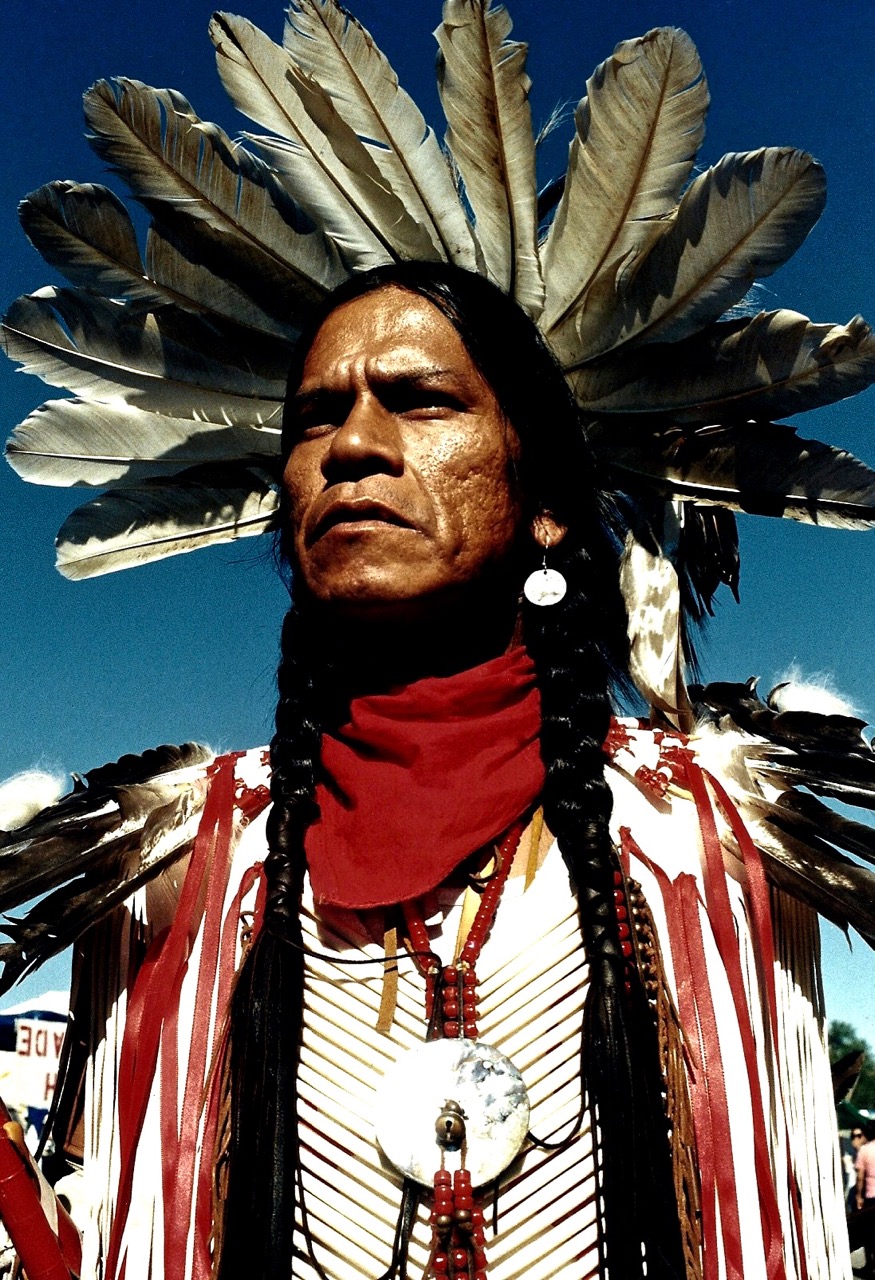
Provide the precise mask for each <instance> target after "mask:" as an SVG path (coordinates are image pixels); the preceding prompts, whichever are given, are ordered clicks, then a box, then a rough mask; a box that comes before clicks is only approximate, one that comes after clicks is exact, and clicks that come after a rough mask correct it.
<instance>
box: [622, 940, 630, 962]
mask: <svg viewBox="0 0 875 1280" xmlns="http://www.w3.org/2000/svg"><path fill="white" fill-rule="evenodd" d="M620 950H621V951H622V953H623V955H624V956H625V957H626V959H627V960H628V959H629V957H630V956H631V954H632V943H631V942H621V943H620Z"/></svg>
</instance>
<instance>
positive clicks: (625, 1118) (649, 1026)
mask: <svg viewBox="0 0 875 1280" xmlns="http://www.w3.org/2000/svg"><path fill="white" fill-rule="evenodd" d="M560 550H561V553H562V554H561V555H560V554H559V553H558V552H557V555H556V558H555V560H554V563H555V564H556V566H557V567H561V568H562V570H563V572H564V573H565V576H566V578H567V580H568V582H569V584H570V589H569V592H568V594H567V595H566V597H565V599H564V601H562V603H561V604H559V605H556V606H553V607H551V608H548V609H530V608H529V609H527V613H526V616H525V625H526V641H527V644H528V646H529V649H530V651H531V653H532V656H533V658H534V660H535V663H536V666H537V670H538V684H539V687H540V690H541V705H542V735H541V750H542V754H543V757H544V761H545V764H546V768H547V777H546V782H545V786H544V816H545V819H546V822H547V825H548V826H549V827H550V829H551V830H552V831H553V833H554V834H555V835H556V837H557V839H558V842H559V847H560V849H561V851H562V854H563V856H564V858H565V861H566V863H567V865H568V868H569V871H570V874H571V877H572V880H573V882H574V885H575V888H576V890H577V894H578V902H579V910H580V922H581V930H582V933H583V939H584V947H585V950H586V956H587V962H588V965H589V990H588V993H587V997H586V1003H585V1006H584V1015H583V1045H582V1051H581V1076H582V1081H581V1087H582V1089H583V1091H584V1096H585V1098H586V1103H587V1107H588V1110H589V1114H590V1119H591V1122H592V1133H593V1151H594V1158H595V1163H596V1178H597V1186H598V1194H599V1214H600V1220H601V1234H600V1250H601V1265H602V1269H603V1271H604V1270H605V1269H607V1271H608V1274H609V1275H611V1276H620V1277H622V1280H636V1278H637V1277H641V1276H644V1275H645V1274H646V1275H647V1277H648V1280H654V1278H655V1280H669V1278H670V1280H680V1278H681V1277H683V1276H684V1274H685V1270H684V1262H683V1252H682V1246H681V1236H680V1229H679V1226H678V1217H677V1206H676V1203H675V1199H674V1193H673V1182H672V1171H671V1163H670V1151H669V1144H668V1135H667V1131H666V1119H665V1111H664V1105H663V1100H662V1077H661V1073H660V1069H659V1057H658V1049H657V1038H656V1027H655V1024H654V1022H653V1019H652V1016H651V1014H650V1010H649V1007H648V1005H647V1002H646V998H645V994H644V990H643V987H642V986H641V984H640V982H638V981H637V976H636V975H630V974H629V973H627V972H626V968H625V962H624V957H623V954H622V951H621V945H620V938H619V932H618V928H617V917H616V911H615V906H614V891H615V888H616V885H615V872H617V871H618V870H619V862H618V859H617V856H616V854H615V852H614V849H613V846H612V842H611V838H610V833H609V827H608V824H609V820H610V815H611V805H612V796H611V792H610V788H609V787H608V784H607V781H606V778H605V767H604V766H605V757H604V754H603V752H602V743H603V742H604V739H605V736H606V734H607V731H608V726H609V722H610V714H611V708H610V700H609V697H608V670H607V667H606V663H605V660H604V657H603V655H602V654H601V653H600V651H599V647H598V646H597V644H596V643H595V642H594V641H593V639H592V637H593V635H598V630H597V629H594V620H593V610H594V601H593V597H592V595H591V593H590V591H588V590H587V577H588V576H589V577H590V578H591V576H592V571H591V561H590V558H589V556H588V555H587V554H586V553H585V552H584V551H582V550H581V549H579V548H578V549H575V548H574V547H573V546H568V547H567V548H566V547H564V546H563V547H562V548H561V549H560ZM630 978H631V981H629V979H630ZM627 985H628V987H629V989H628V990H627ZM645 1267H646V1271H645Z"/></svg>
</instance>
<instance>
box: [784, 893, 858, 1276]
mask: <svg viewBox="0 0 875 1280" xmlns="http://www.w3.org/2000/svg"><path fill="white" fill-rule="evenodd" d="M772 913H773V919H774V928H775V987H776V993H777V1003H778V1035H779V1037H780V1041H781V1043H780V1046H779V1054H778V1062H779V1073H780V1077H781V1091H782V1094H783V1101H784V1106H785V1109H786V1114H787V1132H788V1136H789V1143H790V1160H791V1162H792V1165H793V1169H794V1172H795V1174H796V1182H797V1185H798V1188H799V1193H800V1196H801V1205H800V1209H801V1217H802V1230H803V1235H804V1243H805V1250H806V1254H807V1262H808V1275H809V1280H851V1257H850V1251H849V1247H848V1231H847V1225H846V1219H845V1203H844V1190H843V1185H842V1176H841V1164H840V1161H839V1148H838V1133H837V1129H836V1116H835V1109H834V1107H833V1105H832V1078H831V1075H830V1067H829V1053H828V1050H827V1041H826V1018H825V1013H824V1005H823V987H822V985H821V978H820V934H819V932H818V925H817V916H816V915H815V914H814V912H813V911H811V910H810V909H809V908H808V907H806V906H805V905H804V904H803V903H801V902H798V901H797V900H796V899H795V898H790V897H788V896H787V895H786V894H784V893H781V892H779V891H778V890H773V891H772Z"/></svg>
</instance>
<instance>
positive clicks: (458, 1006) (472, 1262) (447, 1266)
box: [403, 820, 525, 1280]
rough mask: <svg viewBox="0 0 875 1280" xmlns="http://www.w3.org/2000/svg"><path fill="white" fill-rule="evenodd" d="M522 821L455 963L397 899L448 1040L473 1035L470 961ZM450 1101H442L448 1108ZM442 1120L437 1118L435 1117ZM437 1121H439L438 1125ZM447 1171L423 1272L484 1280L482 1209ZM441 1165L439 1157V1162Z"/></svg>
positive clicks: (466, 1177)
mask: <svg viewBox="0 0 875 1280" xmlns="http://www.w3.org/2000/svg"><path fill="white" fill-rule="evenodd" d="M524 827H525V823H524V822H523V821H522V820H521V821H519V822H516V823H514V825H513V826H512V827H511V829H510V830H509V831H508V832H507V834H506V835H505V837H504V839H503V840H502V841H501V844H500V845H499V846H498V847H497V849H496V855H495V859H496V866H495V870H494V872H493V873H492V875H491V876H490V877H489V878H488V879H487V880H486V881H485V883H484V887H483V892H482V894H481V897H480V903H479V905H478V907H477V913H476V915H475V916H474V920H473V921H472V923H471V928H470V930H469V931H468V936H467V938H466V939H465V941H464V943H463V944H462V948H461V951H460V953H459V956H458V959H457V961H456V963H455V964H451V965H446V966H445V967H443V968H441V965H440V961H439V960H438V958H437V956H436V955H435V954H434V952H433V951H432V950H431V940H430V939H429V936H428V930H427V929H426V927H425V922H424V920H423V919H422V916H421V915H419V914H418V913H417V911H416V908H415V906H414V904H413V903H412V902H405V903H404V904H403V910H404V919H405V922H406V925H407V936H408V938H409V939H410V944H411V951H412V952H413V953H414V956H415V958H416V961H417V964H418V965H419V968H420V969H421V971H422V972H423V974H424V975H425V1016H426V1019H427V1021H428V1023H429V1025H431V1023H432V1019H433V1016H434V1011H435V997H436V994H437V989H438V987H439V989H440V1018H439V1019H438V1027H439V1029H440V1030H439V1034H440V1035H442V1036H443V1037H445V1038H446V1039H448V1040H458V1039H460V1038H462V1037H464V1038H465V1039H466V1040H476V1039H477V1033H478V1029H477V974H476V972H475V965H476V964H477V961H478V960H479V958H480V952H481V951H482V949H483V944H484V942H485V941H486V938H487V936H488V934H489V930H490V929H491V928H492V923H493V920H494V919H495V913H496V911H497V910H498V904H499V901H500V900H501V894H502V891H503V889H504V886H505V882H506V881H507V877H508V875H509V873H510V868H511V863H512V862H513V855H514V853H515V851H516V847H517V845H518V844H519V841H520V837H521V835H522V833H523V830H524ZM453 1106H455V1104H453V1103H449V1104H448V1105H447V1111H448V1112H451V1110H452V1107H453ZM441 1119H443V1117H442V1118H441ZM440 1123H441V1121H439V1125H440ZM461 1150H462V1166H463V1167H462V1168H461V1169H456V1170H455V1172H454V1173H453V1174H450V1172H449V1170H448V1169H444V1168H443V1167H441V1168H440V1169H439V1170H438V1171H437V1173H436V1174H435V1175H434V1203H433V1206H432V1213H431V1226H432V1252H431V1262H430V1267H429V1273H430V1274H431V1275H432V1276H433V1277H434V1280H487V1275H486V1231H485V1228H484V1224H483V1210H482V1209H478V1208H476V1207H475V1205H474V1193H473V1189H472V1187H471V1174H470V1172H469V1171H468V1170H467V1169H466V1168H465V1167H464V1150H465V1149H464V1143H463V1144H462V1147H461ZM442 1164H443V1161H442Z"/></svg>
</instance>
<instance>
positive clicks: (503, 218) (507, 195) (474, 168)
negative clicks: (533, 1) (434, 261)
mask: <svg viewBox="0 0 875 1280" xmlns="http://www.w3.org/2000/svg"><path fill="white" fill-rule="evenodd" d="M511 27H512V23H511V20H510V17H509V16H508V13H507V10H506V9H505V8H503V7H499V8H497V9H493V8H492V7H491V3H490V0H445V3H444V20H443V23H442V25H441V26H440V27H438V30H437V32H436V35H437V40H438V44H439V46H440V50H441V55H440V57H439V59H438V84H439V88H440V91H441V101H442V102H443V106H444V112H445V114H446V117H447V121H448V124H449V129H448V132H447V139H446V140H447V145H448V146H449V148H450V151H451V152H452V155H453V158H454V160H455V162H456V164H457V165H458V167H459V172H460V173H461V175H462V179H463V181H464V183H465V194H466V196H467V197H468V200H469V202H470V204H471V208H472V210H473V213H474V219H475V232H476V236H477V241H478V244H479V246H480V248H481V250H482V252H483V260H484V264H485V267H486V270H487V272H488V274H489V275H490V276H491V277H492V279H493V280H494V281H495V282H496V284H498V285H499V287H500V288H502V289H503V290H504V291H505V292H506V293H509V294H511V295H512V296H513V297H515V298H516V300H517V302H519V303H520V305H521V306H522V307H524V308H525V310H526V311H528V312H529V314H530V315H532V316H534V317H535V318H537V316H538V315H539V314H540V311H541V307H542V305H543V301H544V285H543V281H542V280H541V267H540V262H539V259H538V244H537V221H538V219H537V185H536V181H535V147H534V140H533V138H532V118H531V112H530V110H529V88H530V86H531V81H530V80H529V78H528V76H527V75H526V70H525V66H526V46H525V45H524V44H519V43H518V42H516V41H511V40H508V38H507V37H508V36H509V35H510V32H511Z"/></svg>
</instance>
